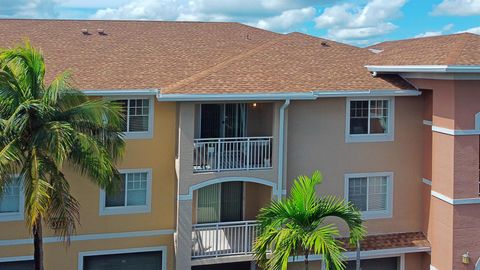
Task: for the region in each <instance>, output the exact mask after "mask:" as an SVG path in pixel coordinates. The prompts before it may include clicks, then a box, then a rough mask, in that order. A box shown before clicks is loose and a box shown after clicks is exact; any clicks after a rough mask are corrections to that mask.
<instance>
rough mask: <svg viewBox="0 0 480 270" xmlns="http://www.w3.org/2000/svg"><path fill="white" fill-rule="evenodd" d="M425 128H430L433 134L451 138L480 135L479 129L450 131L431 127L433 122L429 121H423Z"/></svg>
mask: <svg viewBox="0 0 480 270" xmlns="http://www.w3.org/2000/svg"><path fill="white" fill-rule="evenodd" d="M423 124H424V125H425V126H431V127H432V131H433V132H437V133H442V134H447V135H451V136H469V135H480V129H479V128H477V129H450V128H444V127H439V126H435V125H433V122H432V121H430V120H423Z"/></svg>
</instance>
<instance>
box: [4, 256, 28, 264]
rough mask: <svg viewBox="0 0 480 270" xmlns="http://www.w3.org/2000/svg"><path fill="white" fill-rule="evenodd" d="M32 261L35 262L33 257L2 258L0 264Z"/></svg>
mask: <svg viewBox="0 0 480 270" xmlns="http://www.w3.org/2000/svg"><path fill="white" fill-rule="evenodd" d="M32 260H33V255H27V256H15V257H3V258H0V263H4V262H19V261H32Z"/></svg>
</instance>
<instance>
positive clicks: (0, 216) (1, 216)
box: [0, 174, 25, 222]
mask: <svg viewBox="0 0 480 270" xmlns="http://www.w3.org/2000/svg"><path fill="white" fill-rule="evenodd" d="M13 177H15V178H18V177H20V175H18V174H16V175H13ZM19 204H20V205H19V206H18V212H10V213H0V222H7V221H18V220H23V219H24V211H25V208H24V207H25V194H24V192H23V187H22V185H21V182H20V197H19Z"/></svg>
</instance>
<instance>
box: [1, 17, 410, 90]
mask: <svg viewBox="0 0 480 270" xmlns="http://www.w3.org/2000/svg"><path fill="white" fill-rule="evenodd" d="M82 29H88V30H89V33H90V34H89V35H84V34H83V33H82V31H81V30H82ZM97 29H103V30H104V31H105V35H100V34H98V33H97ZM0 33H2V34H1V35H0V47H7V46H14V45H16V44H19V43H21V42H22V39H24V38H29V39H30V41H31V43H32V44H33V46H35V47H38V48H40V49H42V51H43V52H44V55H45V58H46V62H47V68H48V70H47V79H52V77H53V75H55V74H57V73H58V72H60V71H63V70H65V69H70V70H71V71H72V72H73V76H74V79H75V83H76V85H77V87H79V88H80V89H146V88H159V89H161V91H162V92H163V93H181V94H185V93H189V94H197V93H198V94H202V93H214V94H219V93H256V92H310V91H318V90H320V91H321V90H376V89H382V90H386V89H393V90H397V89H413V87H412V86H410V85H409V84H407V83H406V82H405V81H403V80H401V79H400V78H398V77H396V76H390V77H380V78H378V77H377V78H373V77H372V76H371V75H370V73H369V72H368V71H367V70H366V69H365V68H364V65H365V64H367V60H368V59H369V58H370V57H371V52H369V51H368V50H365V49H360V48H357V47H353V46H349V45H345V44H341V43H336V42H333V41H328V40H323V39H319V38H315V37H312V36H308V35H304V34H300V33H292V34H288V35H281V34H276V33H273V32H269V31H265V30H261V29H257V28H253V27H249V26H246V25H242V24H238V23H201V22H159V21H78V20H8V19H7V20H0ZM322 43H326V45H325V44H322Z"/></svg>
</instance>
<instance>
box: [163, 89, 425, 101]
mask: <svg viewBox="0 0 480 270" xmlns="http://www.w3.org/2000/svg"><path fill="white" fill-rule="evenodd" d="M421 94H422V92H420V91H418V90H382V89H378V90H377V89H372V90H329V91H313V92H305V93H258V94H253V93H252V94H159V95H158V96H157V98H158V101H229V100H243V101H248V100H252V101H254V100H287V99H290V100H315V99H317V98H324V97H359V96H360V97H361V96H419V95H421Z"/></svg>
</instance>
